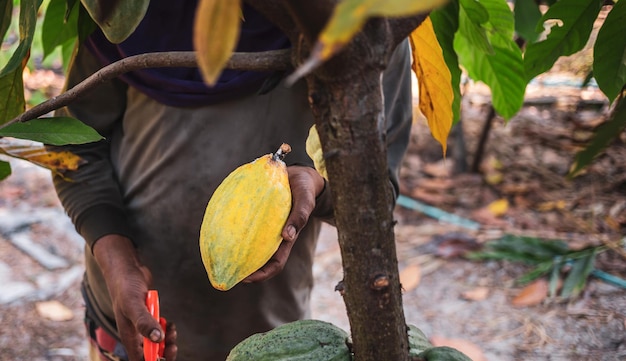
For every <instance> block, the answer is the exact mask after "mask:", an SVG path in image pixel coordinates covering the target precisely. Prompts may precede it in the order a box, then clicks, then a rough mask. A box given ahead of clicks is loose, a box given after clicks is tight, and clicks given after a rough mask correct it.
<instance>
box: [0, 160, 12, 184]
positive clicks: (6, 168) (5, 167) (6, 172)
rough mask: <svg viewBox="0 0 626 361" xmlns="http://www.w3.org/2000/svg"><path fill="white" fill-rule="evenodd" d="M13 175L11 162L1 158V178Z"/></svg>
mask: <svg viewBox="0 0 626 361" xmlns="http://www.w3.org/2000/svg"><path fill="white" fill-rule="evenodd" d="M10 175H11V163H9V162H5V161H2V160H0V180H3V179H5V178H6V177H8V176H10Z"/></svg>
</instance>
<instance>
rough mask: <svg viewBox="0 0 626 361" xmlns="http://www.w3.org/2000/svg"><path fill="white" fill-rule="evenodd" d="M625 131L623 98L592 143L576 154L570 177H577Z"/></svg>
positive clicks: (624, 103)
mask: <svg viewBox="0 0 626 361" xmlns="http://www.w3.org/2000/svg"><path fill="white" fill-rule="evenodd" d="M624 129H626V101H625V100H624V98H621V99H620V100H618V103H617V104H616V105H615V108H614V109H613V112H612V114H611V117H610V118H609V120H607V121H606V122H605V123H604V124H602V125H600V126H598V128H596V130H595V131H594V135H593V139H591V143H590V144H589V145H587V146H586V147H585V149H583V150H581V151H580V152H578V153H577V154H576V157H575V158H574V164H573V165H572V168H571V171H570V173H569V175H568V177H570V178H571V177H573V176H575V175H576V174H577V173H578V172H580V171H581V170H582V169H583V168H585V167H586V166H588V165H589V164H591V162H592V161H593V159H594V158H595V157H596V156H597V155H598V154H600V153H601V152H602V151H603V150H604V149H605V148H606V147H608V146H609V144H611V142H612V141H613V140H614V139H615V138H617V137H618V136H619V135H620V133H621V132H623V131H624Z"/></svg>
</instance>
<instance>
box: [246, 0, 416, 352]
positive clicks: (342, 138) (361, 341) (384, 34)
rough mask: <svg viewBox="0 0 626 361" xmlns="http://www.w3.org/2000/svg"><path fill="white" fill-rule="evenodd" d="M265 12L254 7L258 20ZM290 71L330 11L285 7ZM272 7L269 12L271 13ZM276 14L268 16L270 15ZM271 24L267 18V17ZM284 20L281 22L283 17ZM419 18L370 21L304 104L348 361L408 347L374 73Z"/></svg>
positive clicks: (328, 5)
mask: <svg viewBox="0 0 626 361" xmlns="http://www.w3.org/2000/svg"><path fill="white" fill-rule="evenodd" d="M268 2H271V1H267V0H266V1H265V2H264V3H265V5H258V1H256V0H250V1H249V3H251V4H252V5H253V6H255V3H256V4H257V5H258V6H259V7H258V9H259V10H260V11H261V12H263V7H266V8H267V7H268V5H267V3H268ZM284 3H285V9H286V10H281V13H282V14H284V13H285V12H287V13H288V14H289V15H290V16H291V18H292V19H293V20H291V21H290V23H289V24H283V25H279V26H280V27H281V28H283V29H285V28H286V29H292V30H293V26H294V23H295V24H296V26H297V27H298V29H299V31H300V35H298V36H294V32H291V37H290V38H291V39H292V43H294V56H293V59H294V62H295V64H294V65H295V66H297V65H298V64H300V63H302V61H303V60H304V59H305V58H306V56H308V54H309V49H310V48H311V46H312V44H313V43H314V41H315V39H316V37H317V35H318V34H319V32H320V31H321V29H322V28H323V26H324V25H325V23H326V20H327V19H328V16H329V15H330V13H331V12H332V7H333V6H334V4H335V3H336V2H335V1H332V0H326V1H318V2H305V1H298V0H285V1H284ZM270 7H271V6H270ZM274 11H275V8H274ZM266 16H268V17H269V18H270V19H272V18H275V17H272V14H267V15H266ZM283 18H284V16H283ZM424 18H425V16H416V17H413V18H405V19H396V20H393V21H387V20H384V19H373V20H370V21H369V22H368V24H367V25H366V27H365V28H364V30H363V31H362V32H361V33H360V34H358V35H357V37H356V38H355V39H353V41H352V42H351V43H350V45H349V46H348V47H347V48H346V49H343V50H342V51H341V52H340V53H339V54H337V55H336V56H335V57H333V58H332V59H330V61H328V62H327V63H326V64H325V65H323V66H322V67H321V68H319V69H317V70H316V71H314V72H313V73H312V74H309V75H308V76H307V77H306V80H307V82H308V85H309V102H310V105H311V109H312V111H313V114H314V116H315V122H316V125H317V128H318V133H319V135H320V141H321V144H322V148H323V150H324V156H325V158H326V168H327V170H328V176H329V184H330V190H331V193H332V198H333V204H334V215H335V223H336V226H337V231H338V235H339V245H340V249H341V256H342V262H343V271H344V278H343V281H342V282H341V293H342V295H343V298H344V302H345V304H346V308H347V311H348V319H349V322H350V328H351V334H352V342H353V352H354V360H355V361H381V360H393V361H406V360H408V359H409V356H408V340H407V332H406V321H405V318H404V311H403V307H402V293H401V285H400V281H399V274H398V262H397V256H396V247H395V237H394V229H393V225H394V220H393V213H392V211H393V204H394V200H393V193H392V190H391V188H390V186H389V178H388V171H387V169H388V168H387V156H386V147H385V139H384V137H385V134H383V133H381V130H380V127H379V124H380V121H381V120H382V119H381V117H382V116H383V99H382V92H381V81H380V80H381V77H380V76H381V72H382V70H383V69H384V67H385V64H386V63H387V60H388V58H389V56H390V55H391V53H392V51H393V49H394V48H395V47H396V45H397V44H398V43H399V42H400V41H401V40H402V39H404V38H405V37H406V36H407V35H408V34H409V32H410V31H411V30H413V29H414V28H415V27H417V25H418V24H419V23H420V22H421V21H423V19H424Z"/></svg>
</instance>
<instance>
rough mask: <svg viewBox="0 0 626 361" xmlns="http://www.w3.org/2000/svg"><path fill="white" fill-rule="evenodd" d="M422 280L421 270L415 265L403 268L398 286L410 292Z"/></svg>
mask: <svg viewBox="0 0 626 361" xmlns="http://www.w3.org/2000/svg"><path fill="white" fill-rule="evenodd" d="M421 279H422V268H421V267H420V266H419V265H417V264H412V265H409V266H407V267H405V268H404V269H403V270H402V271H401V272H400V284H401V285H402V289H404V290H405V291H411V290H413V289H415V287H417V286H418V285H419V283H420V280H421Z"/></svg>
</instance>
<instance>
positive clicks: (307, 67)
mask: <svg viewBox="0 0 626 361" xmlns="http://www.w3.org/2000/svg"><path fill="white" fill-rule="evenodd" d="M447 1H448V0H421V1H415V0H343V1H340V2H339V3H338V4H337V6H336V7H335V10H334V11H333V14H332V15H331V17H330V19H329V20H328V23H327V24H326V26H325V27H324V29H323V30H322V32H321V33H320V36H319V39H318V40H317V43H316V44H315V46H314V47H313V51H312V52H311V56H310V57H309V59H307V60H306V61H305V62H304V64H302V65H301V66H300V68H298V69H297V70H296V72H295V74H298V75H299V76H303V75H306V74H307V73H309V72H310V71H312V70H313V69H314V68H316V67H317V66H319V65H320V64H321V63H323V62H324V61H326V60H328V59H329V58H330V57H331V56H333V55H334V54H336V53H337V52H338V51H339V50H341V49H342V48H343V47H344V46H345V45H346V44H347V43H348V42H349V41H350V40H351V39H352V38H353V37H354V35H356V34H357V33H358V32H359V31H360V30H361V29H362V28H363V25H364V24H365V22H366V21H367V20H368V19H369V18H371V17H400V16H409V15H415V14H418V13H425V12H427V11H430V10H432V9H434V8H436V7H438V6H441V5H443V4H445V3H446V2H447Z"/></svg>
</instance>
